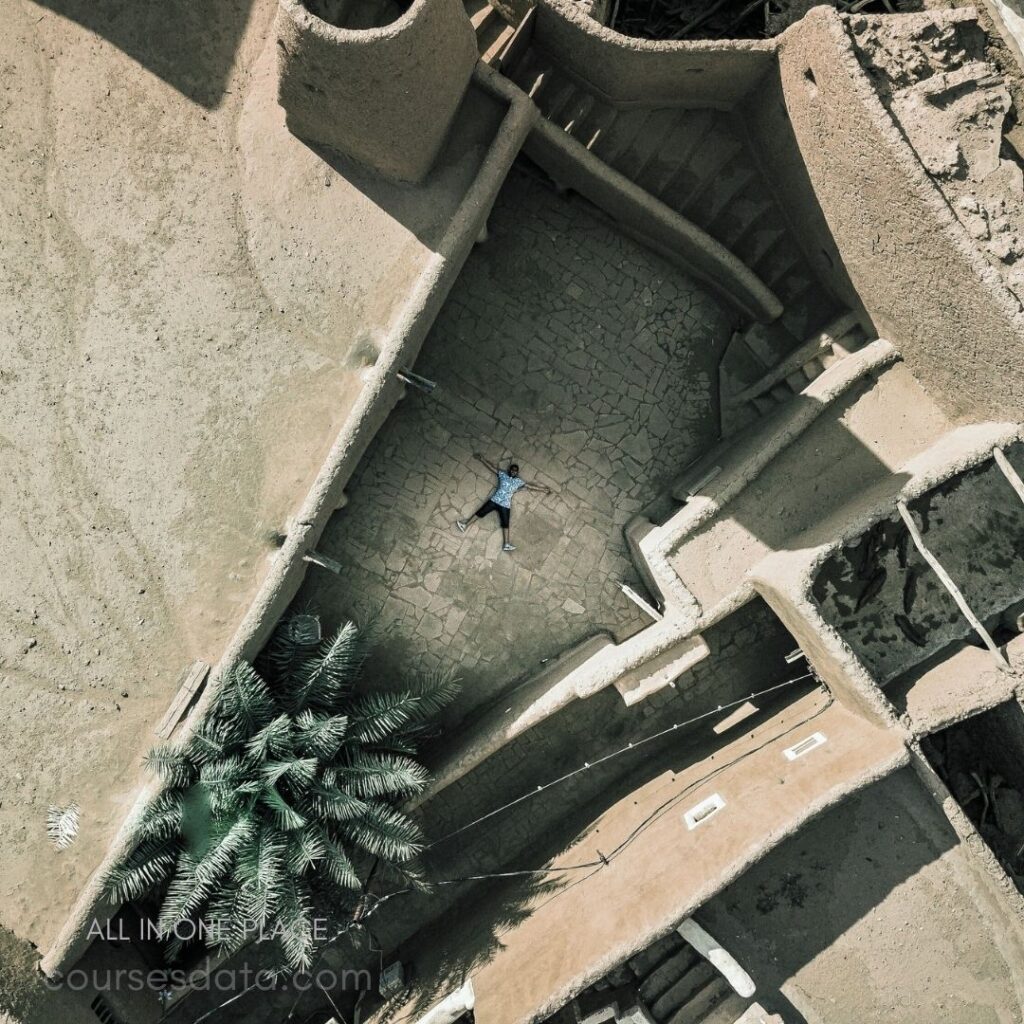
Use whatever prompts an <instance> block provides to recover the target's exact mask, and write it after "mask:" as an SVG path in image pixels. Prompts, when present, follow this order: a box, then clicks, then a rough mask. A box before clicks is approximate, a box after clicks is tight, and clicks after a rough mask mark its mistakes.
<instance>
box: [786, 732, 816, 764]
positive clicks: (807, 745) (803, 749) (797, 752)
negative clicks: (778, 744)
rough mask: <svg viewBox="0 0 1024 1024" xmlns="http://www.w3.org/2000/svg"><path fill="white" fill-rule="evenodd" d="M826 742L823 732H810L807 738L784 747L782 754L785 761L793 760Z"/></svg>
mask: <svg viewBox="0 0 1024 1024" xmlns="http://www.w3.org/2000/svg"><path fill="white" fill-rule="evenodd" d="M826 742H827V740H826V738H825V736H824V734H823V733H820V732H815V733H811V735H810V736H808V737H807V739H805V740H801V741H800V742H799V743H794V744H793V746H791V747H786V749H785V750H784V751H783V752H782V754H783V756H784V757H785V758H786V760H787V761H795V760H796V759H797V758H798V757H803V756H804V754H809V753H810V752H811V751H812V750H815V749H816V748H818V747H820V746H821V745H822V744H823V743H826Z"/></svg>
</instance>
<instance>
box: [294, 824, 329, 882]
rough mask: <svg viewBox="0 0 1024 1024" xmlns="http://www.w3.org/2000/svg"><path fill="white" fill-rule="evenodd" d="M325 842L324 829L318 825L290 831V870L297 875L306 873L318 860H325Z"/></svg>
mask: <svg viewBox="0 0 1024 1024" xmlns="http://www.w3.org/2000/svg"><path fill="white" fill-rule="evenodd" d="M324 842H325V841H324V834H323V830H322V829H319V828H316V827H309V828H304V829H300V830H299V831H298V832H291V833H289V835H288V869H289V871H291V872H292V873H293V874H296V875H304V874H305V873H306V872H307V871H309V869H310V868H312V867H313V866H315V865H316V863H317V862H318V861H320V860H323V858H324V856H325V853H326V850H325V845H324Z"/></svg>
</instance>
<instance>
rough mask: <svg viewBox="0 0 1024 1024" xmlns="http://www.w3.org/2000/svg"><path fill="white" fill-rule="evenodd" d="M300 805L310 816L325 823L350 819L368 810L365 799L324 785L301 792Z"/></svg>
mask: <svg viewBox="0 0 1024 1024" xmlns="http://www.w3.org/2000/svg"><path fill="white" fill-rule="evenodd" d="M301 806H302V808H303V810H304V811H305V810H307V809H308V811H309V812H310V816H311V817H316V818H319V819H321V820H322V821H323V822H325V823H331V822H340V821H352V819H353V818H359V817H361V816H362V815H364V814H366V813H367V810H368V807H367V804H366V801H365V800H361V799H359V798H358V797H355V796H353V795H352V794H351V793H345V792H344V791H342V790H340V789H337V788H334V787H333V786H331V787H328V786H325V785H317V786H313V787H311V788H310V790H309V792H308V793H305V794H303V796H302V800H301Z"/></svg>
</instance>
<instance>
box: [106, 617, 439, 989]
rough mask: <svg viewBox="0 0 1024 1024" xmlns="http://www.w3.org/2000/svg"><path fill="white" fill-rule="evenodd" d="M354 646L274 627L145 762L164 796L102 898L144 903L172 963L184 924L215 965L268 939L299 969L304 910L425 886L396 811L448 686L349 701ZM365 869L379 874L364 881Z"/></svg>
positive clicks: (360, 644)
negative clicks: (187, 730)
mask: <svg viewBox="0 0 1024 1024" xmlns="http://www.w3.org/2000/svg"><path fill="white" fill-rule="evenodd" d="M368 639H369V634H367V633H366V632H365V631H360V630H357V629H356V627H355V626H354V625H353V624H352V623H348V624H346V625H344V626H342V627H341V628H340V629H339V630H337V631H336V632H334V633H333V634H331V635H330V636H327V637H323V638H322V637H321V635H320V628H319V624H318V620H316V618H315V617H313V616H310V615H308V614H307V615H302V616H292V617H290V618H289V619H286V620H285V621H284V622H283V623H282V624H281V627H280V628H279V629H278V630H277V631H276V632H275V635H274V637H273V638H272V640H271V642H270V643H269V644H268V646H267V648H266V651H265V652H264V653H263V654H262V655H261V656H260V658H259V659H258V662H257V666H258V667H254V666H252V665H250V664H247V663H244V662H241V663H239V664H237V665H236V666H235V667H234V668H233V669H232V670H231V671H230V672H228V673H227V674H226V676H225V677H224V679H223V683H222V688H221V690H220V691H219V693H218V694H217V696H216V699H215V701H214V704H213V706H212V708H211V710H210V711H209V712H208V713H207V715H206V717H205V718H204V720H203V721H202V722H201V723H200V725H199V727H198V729H197V730H196V731H195V733H194V734H193V735H192V737H191V738H190V739H189V740H188V741H187V742H186V743H184V744H183V745H181V746H173V745H171V746H162V747H157V748H155V749H154V750H153V751H152V753H151V754H150V757H149V764H150V766H151V767H152V768H153V770H154V771H155V772H156V773H157V774H158V775H159V776H160V779H161V780H162V782H163V783H164V791H163V792H162V794H161V795H160V796H159V797H158V798H157V799H156V800H155V801H154V802H153V803H152V804H151V805H150V806H149V807H148V808H147V809H146V811H145V812H144V813H143V815H142V816H141V819H140V822H139V826H138V837H139V841H138V845H137V846H136V848H135V849H134V850H133V852H132V853H131V854H130V855H129V856H128V857H127V858H125V860H124V862H123V863H122V864H121V865H120V866H119V867H118V869H117V870H116V871H114V872H113V873H112V874H111V876H110V879H109V887H110V892H111V893H112V894H113V895H114V897H115V898H117V899H122V900H124V899H140V898H143V897H145V896H148V895H152V894H156V895H157V896H158V897H159V898H160V901H161V909H160V915H159V926H160V928H161V929H162V931H163V933H164V934H165V935H166V936H168V938H169V939H171V941H169V943H168V952H169V953H170V954H171V955H172V956H173V955H174V954H175V953H176V952H177V951H178V950H179V949H180V945H181V944H180V943H179V942H177V941H176V940H174V939H173V933H174V930H175V926H177V925H179V924H181V923H182V922H185V921H190V922H195V923H197V924H201V925H203V928H204V932H205V933H206V935H207V944H208V945H209V946H210V947H211V948H216V949H218V950H220V951H223V952H227V951H232V950H236V949H238V948H240V947H241V946H242V945H243V944H244V943H245V942H246V941H247V939H248V938H249V937H250V936H251V934H252V931H251V930H252V929H253V928H259V929H261V930H263V932H264V933H265V934H266V933H267V932H270V933H271V934H273V935H274V936H275V941H276V942H277V944H278V952H279V954H280V955H281V956H282V957H283V960H282V965H283V966H284V967H286V968H287V969H288V970H296V969H304V968H306V967H308V966H309V965H310V964H311V962H312V959H313V957H314V956H315V954H316V951H317V940H316V936H315V934H314V931H313V929H312V915H313V913H314V911H315V912H316V913H317V914H318V915H319V916H324V915H327V916H329V917H332V918H333V917H334V915H339V917H338V920H342V919H347V918H344V917H342V916H340V915H350V914H351V910H352V905H353V898H354V895H355V894H357V893H361V892H363V891H365V889H366V887H367V885H368V883H369V880H370V878H374V880H375V884H378V883H379V882H380V880H382V879H391V878H394V879H396V880H397V879H400V880H401V881H402V884H403V885H407V886H410V887H415V888H425V884H424V883H423V881H422V878H421V875H420V869H419V867H418V864H417V861H416V857H417V854H418V853H419V852H420V851H421V849H422V847H423V835H422V832H421V830H420V828H419V826H418V825H417V824H416V822H415V821H414V820H413V819H412V818H410V817H409V816H408V815H406V814H405V813H403V812H402V810H401V809H400V804H401V802H402V801H403V800H404V799H405V798H407V797H408V796H409V795H411V794H413V793H417V792H420V791H422V789H423V788H424V786H425V785H426V783H427V781H428V776H427V772H426V770H425V769H424V768H423V766H422V765H421V764H420V763H419V762H418V760H417V757H416V754H417V750H418V749H419V744H420V742H421V741H422V740H423V739H424V738H425V737H427V736H429V735H430V734H431V729H432V725H431V721H432V719H433V718H434V717H435V716H436V715H437V713H438V712H439V711H440V710H441V709H442V708H443V707H445V706H446V705H447V704H448V703H449V702H450V701H451V699H452V697H453V696H454V694H455V686H454V684H453V683H452V682H451V681H450V680H449V679H447V678H437V679H431V680H426V681H423V682H414V683H412V684H411V685H409V686H406V687H405V688H402V689H397V690H393V691H392V690H386V691H382V690H375V689H372V688H371V689H369V690H368V691H367V690H364V691H363V692H362V693H357V692H356V690H355V685H356V682H357V680H358V677H359V674H360V672H361V671H362V669H363V666H364V662H365V659H366V656H367V651H368ZM371 861H372V862H374V863H375V864H377V865H378V867H379V870H376V869H375V871H374V872H371V873H370V875H369V876H367V877H366V878H365V879H364V878H363V877H362V875H364V874H365V872H366V869H367V867H368V865H369V863H370V862H371Z"/></svg>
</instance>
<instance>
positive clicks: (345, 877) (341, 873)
mask: <svg viewBox="0 0 1024 1024" xmlns="http://www.w3.org/2000/svg"><path fill="white" fill-rule="evenodd" d="M321 869H322V870H323V872H324V874H326V875H327V877H328V878H329V879H330V880H331V881H332V882H333V883H334V884H335V885H337V886H340V887H341V888H342V889H353V890H355V889H360V888H361V887H362V882H361V881H360V880H359V874H358V872H357V871H356V869H355V865H354V864H353V863H352V860H351V858H350V857H349V856H348V854H347V853H345V851H344V850H343V849H342V847H341V844H340V843H336V842H333V841H332V840H330V839H327V838H325V839H324V859H323V864H322V865H321Z"/></svg>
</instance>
